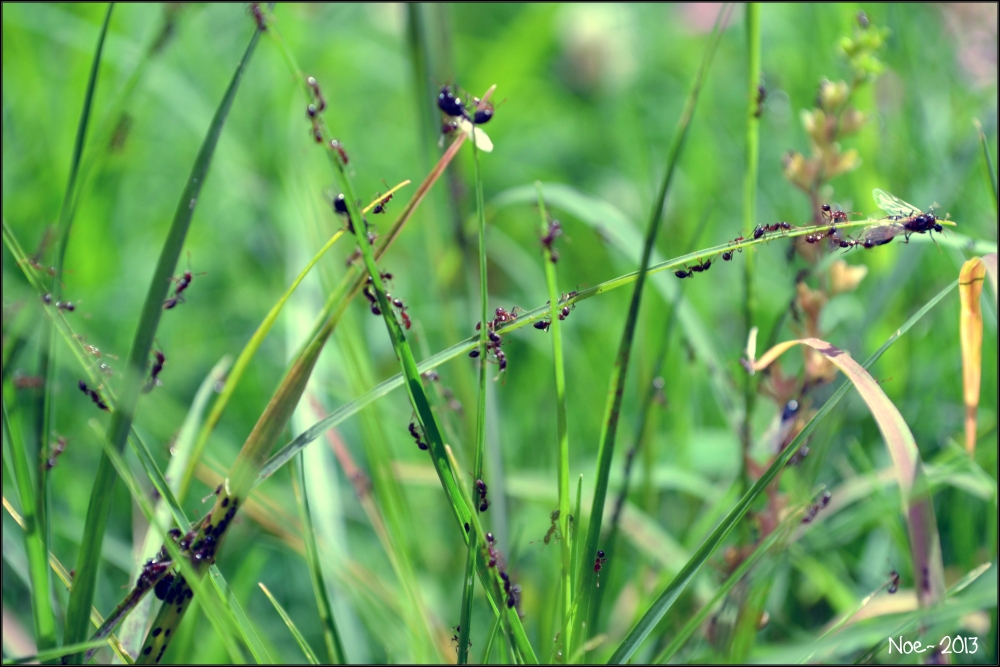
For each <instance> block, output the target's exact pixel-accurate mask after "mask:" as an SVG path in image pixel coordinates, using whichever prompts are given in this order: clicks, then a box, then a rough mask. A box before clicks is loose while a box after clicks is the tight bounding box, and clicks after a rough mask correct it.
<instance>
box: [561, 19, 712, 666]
mask: <svg viewBox="0 0 1000 667" xmlns="http://www.w3.org/2000/svg"><path fill="white" fill-rule="evenodd" d="M730 11H731V5H726V6H724V7H722V8H720V11H719V15H718V18H717V19H716V24H715V28H714V30H713V32H712V36H711V37H710V38H709V43H708V47H707V48H706V49H705V55H704V56H703V59H702V62H701V65H700V67H699V69H698V73H697V74H696V75H695V78H694V81H693V84H692V88H691V92H690V93H689V94H688V98H687V102H686V103H685V106H684V110H683V111H682V112H681V117H680V119H679V120H678V122H677V127H676V129H675V131H674V138H673V141H672V143H671V145H670V148H669V149H668V152H667V168H666V173H665V174H664V176H663V182H662V183H661V184H660V190H659V193H658V194H657V196H656V202H655V203H654V205H653V208H652V210H651V212H650V216H649V223H648V226H647V230H646V238H645V241H644V243H643V248H642V260H641V262H640V264H639V276H638V279H637V280H636V284H635V288H634V290H633V292H632V299H631V301H630V303H629V310H628V315H627V316H626V320H625V328H624V331H623V332H622V338H621V343H620V344H619V347H618V353H617V355H616V357H615V365H614V367H613V368H612V371H611V378H610V381H609V383H608V384H609V390H608V398H607V403H606V404H605V408H604V419H603V420H602V425H601V439H600V442H599V444H598V449H597V479H596V480H595V485H594V500H593V505H592V506H591V510H590V525H589V527H588V528H587V537H586V541H585V547H584V549H583V554H582V560H583V562H582V563H581V565H580V584H579V592H578V593H577V595H578V597H579V600H578V608H579V609H580V610H584V611H583V612H582V613H578V614H577V616H576V619H575V621H574V624H573V625H574V627H573V635H572V640H573V643H570V644H567V651H568V654H569V655H570V656H572V655H573V651H574V650H575V648H576V645H577V644H579V645H580V646H583V645H584V644H585V643H586V641H587V639H588V637H587V636H586V635H585V634H584V623H585V621H586V618H587V615H588V614H589V609H590V600H591V594H592V592H593V589H594V587H595V586H594V583H595V582H594V577H595V576H596V574H595V572H594V568H593V567H592V566H591V563H590V559H591V558H595V557H596V553H597V551H598V547H599V545H598V542H599V541H600V539H601V522H602V520H603V518H604V502H605V499H606V497H607V493H608V476H609V475H610V473H611V461H612V460H613V457H614V451H615V440H616V437H617V435H618V420H619V417H620V414H621V406H622V399H623V397H624V394H625V380H626V378H627V375H628V367H629V362H630V360H631V356H632V344H633V340H634V338H635V330H636V327H637V326H638V323H639V306H640V305H641V303H642V292H643V287H644V286H645V283H646V275H647V273H646V272H647V269H648V268H649V264H650V256H651V255H652V252H653V246H654V245H655V244H656V237H657V235H658V233H659V230H660V224H661V218H662V217H663V207H664V204H665V203H666V199H667V192H668V191H669V189H670V185H671V183H672V182H673V177H674V171H675V169H676V168H677V163H678V162H679V161H680V156H681V153H682V152H683V150H684V144H685V140H686V139H687V133H688V129H689V128H690V126H691V119H692V117H693V115H694V110H695V106H696V105H697V103H698V98H699V96H700V93H701V87H702V85H704V82H705V77H706V76H707V74H708V70H709V67H710V66H711V63H712V59H713V57H714V55H715V50H716V47H717V46H718V44H719V40H720V38H721V36H722V28H721V26H722V24H723V22H724V21H725V20H726V19H727V18H728V15H729V12H730ZM587 631H588V632H589V633H593V632H595V629H594V628H587Z"/></svg>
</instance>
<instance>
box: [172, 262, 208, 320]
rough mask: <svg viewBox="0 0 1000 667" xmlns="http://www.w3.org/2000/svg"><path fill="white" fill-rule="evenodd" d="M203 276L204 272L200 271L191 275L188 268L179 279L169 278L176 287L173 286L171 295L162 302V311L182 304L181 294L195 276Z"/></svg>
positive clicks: (175, 277)
mask: <svg viewBox="0 0 1000 667" xmlns="http://www.w3.org/2000/svg"><path fill="white" fill-rule="evenodd" d="M188 261H189V262H190V261H191V257H190V254H189V255H188ZM203 275H205V272H204V271H202V272H201V273H191V269H190V268H188V269H187V270H186V271H184V273H183V274H181V277H180V278H178V277H177V276H173V277H172V278H170V280H171V281H173V282H174V283H176V285H175V286H174V293H173V295H172V296H171V297H170V298H169V299H167V300H166V301H164V302H163V309H164V310H170V309H171V308H173V307H174V306H176V305H177V304H178V303H182V302H183V301H184V297H183V296H181V294H182V293H183V292H184V290H186V289H187V288H188V287H189V286H190V285H191V281H192V280H193V279H194V277H195V276H203Z"/></svg>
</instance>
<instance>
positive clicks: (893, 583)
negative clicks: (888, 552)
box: [886, 570, 899, 595]
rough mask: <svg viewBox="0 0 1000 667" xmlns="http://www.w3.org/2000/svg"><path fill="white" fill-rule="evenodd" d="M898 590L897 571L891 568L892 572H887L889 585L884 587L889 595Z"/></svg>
mask: <svg viewBox="0 0 1000 667" xmlns="http://www.w3.org/2000/svg"><path fill="white" fill-rule="evenodd" d="M898 590H899V572H896V570H893V571H892V572H890V573H889V587H888V588H887V589H886V592H887V593H888V594H889V595H893V594H894V593H895V592H896V591H898Z"/></svg>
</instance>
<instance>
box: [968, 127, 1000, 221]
mask: <svg viewBox="0 0 1000 667" xmlns="http://www.w3.org/2000/svg"><path fill="white" fill-rule="evenodd" d="M973 122H974V123H975V124H976V129H977V130H979V143H980V144H982V146H983V161H984V162H985V164H986V177H987V179H989V183H990V187H991V188H992V189H993V212H994V213H997V212H998V211H1000V191H998V190H997V169H996V167H995V166H994V164H993V156H992V155H990V145H989V144H988V143H987V142H986V133H985V132H983V126H982V124H981V123H980V122H979V120H978V119H973Z"/></svg>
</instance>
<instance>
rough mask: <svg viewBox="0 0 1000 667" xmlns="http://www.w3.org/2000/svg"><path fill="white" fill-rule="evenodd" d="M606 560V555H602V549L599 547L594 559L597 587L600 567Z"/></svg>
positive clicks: (599, 578) (599, 584) (599, 582)
mask: <svg viewBox="0 0 1000 667" xmlns="http://www.w3.org/2000/svg"><path fill="white" fill-rule="evenodd" d="M607 562H608V559H607V557H606V556H605V555H604V551H603V550H601V549H598V550H597V558H595V559H594V574H595V575H597V587H598V588H600V587H601V568H603V567H604V564H605V563H607Z"/></svg>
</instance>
